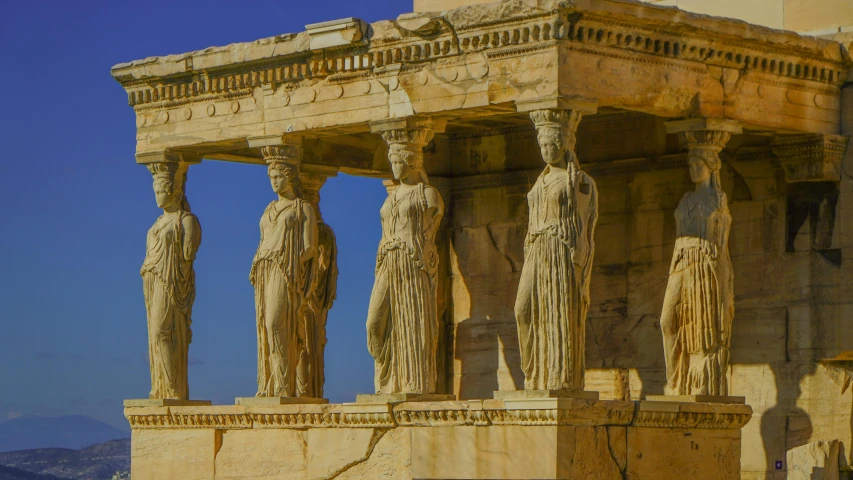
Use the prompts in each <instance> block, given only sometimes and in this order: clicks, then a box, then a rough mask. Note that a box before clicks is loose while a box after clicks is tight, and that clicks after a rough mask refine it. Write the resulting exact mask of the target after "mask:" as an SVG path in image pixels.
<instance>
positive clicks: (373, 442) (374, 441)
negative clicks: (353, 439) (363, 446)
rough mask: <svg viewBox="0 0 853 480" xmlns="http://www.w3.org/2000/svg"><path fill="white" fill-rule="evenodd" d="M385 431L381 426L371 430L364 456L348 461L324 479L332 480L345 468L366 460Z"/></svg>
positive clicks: (345, 469) (344, 470)
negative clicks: (371, 433)
mask: <svg viewBox="0 0 853 480" xmlns="http://www.w3.org/2000/svg"><path fill="white" fill-rule="evenodd" d="M386 431H387V429H383V428H377V429H375V430H373V435H372V436H371V437H370V443H369V444H368V445H367V452H366V453H365V454H364V456H363V457H362V458H359V459H358V460H355V461H353V462H350V463H348V464H346V465H344V466H343V467H341V468H340V469H338V470H337V471H336V472H334V473H332V474H331V475H330V476H328V477H326V480H332V479H333V478H338V477H339V476H340V475H341V474H343V473H344V472H346V471H347V470H349V469H351V468H352V467H354V466H356V465H359V464H361V463H364V462H366V461H368V460H369V459H370V457H371V455H373V449H374V448H376V444H377V443H379V440H381V439H382V437H383V436H384V435H385V432H386Z"/></svg>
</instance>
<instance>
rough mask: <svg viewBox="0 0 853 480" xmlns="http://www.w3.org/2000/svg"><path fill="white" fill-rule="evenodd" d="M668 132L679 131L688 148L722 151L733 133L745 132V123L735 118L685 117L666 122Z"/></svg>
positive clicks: (679, 135) (680, 137)
mask: <svg viewBox="0 0 853 480" xmlns="http://www.w3.org/2000/svg"><path fill="white" fill-rule="evenodd" d="M665 125H666V132H667V133H677V134H678V139H679V140H680V141H681V142H682V143H684V144H687V149H688V150H711V151H713V152H714V153H720V152H721V151H722V150H723V148H724V147H725V146H726V143H728V141H729V139H730V138H731V136H732V134H740V133H743V125H742V124H741V123H740V122H737V121H734V120H728V119H725V118H714V117H698V118H685V119H681V120H673V121H670V122H666V123H665Z"/></svg>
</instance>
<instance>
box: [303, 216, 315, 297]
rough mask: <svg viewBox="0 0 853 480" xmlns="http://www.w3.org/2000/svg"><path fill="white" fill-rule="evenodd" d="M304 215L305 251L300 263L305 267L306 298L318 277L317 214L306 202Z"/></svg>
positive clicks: (304, 289) (304, 290) (304, 288)
mask: <svg viewBox="0 0 853 480" xmlns="http://www.w3.org/2000/svg"><path fill="white" fill-rule="evenodd" d="M302 214H303V218H304V222H305V223H304V225H303V228H302V244H303V250H302V254H301V255H300V258H299V262H300V263H301V264H303V265H305V270H304V271H305V283H304V286H303V293H304V295H305V296H306V297H308V296H309V295H310V294H311V290H312V289H313V288H314V278H315V277H316V276H317V275H316V274H317V266H318V265H317V262H316V257H317V239H318V231H317V230H318V227H317V214H316V213H315V212H314V207H312V206H311V204H309V203H307V202H305V203H304V204H303V206H302Z"/></svg>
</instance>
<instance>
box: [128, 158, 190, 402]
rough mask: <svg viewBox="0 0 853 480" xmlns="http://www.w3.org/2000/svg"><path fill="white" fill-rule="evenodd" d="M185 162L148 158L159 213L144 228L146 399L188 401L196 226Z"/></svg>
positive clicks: (143, 283) (142, 272) (143, 276)
mask: <svg viewBox="0 0 853 480" xmlns="http://www.w3.org/2000/svg"><path fill="white" fill-rule="evenodd" d="M187 167H188V166H187V165H186V164H179V163H151V164H148V170H150V171H151V174H152V175H153V176H154V195H155V198H156V199H157V206H158V207H160V208H162V209H163V214H162V215H160V217H159V218H158V219H157V221H156V222H154V225H152V226H151V228H150V229H149V230H148V237H147V239H146V244H145V261H144V262H143V264H142V269H141V271H140V273H141V274H142V285H143V291H144V293H145V310H146V312H147V314H148V360H149V362H150V366H151V393H149V395H148V397H149V398H151V399H173V400H188V399H189V393H190V392H189V384H188V381H187V357H188V352H189V345H190V342H192V330H191V329H190V324H191V323H192V308H193V301H194V300H195V271H194V270H193V261H194V260H195V255H196V252H197V251H198V247H199V245H200V244H201V225H200V224H199V222H198V218H196V216H195V215H193V214H192V212H191V211H190V204H189V202H187V197H186V195H185V194H184V188H185V186H186V173H187Z"/></svg>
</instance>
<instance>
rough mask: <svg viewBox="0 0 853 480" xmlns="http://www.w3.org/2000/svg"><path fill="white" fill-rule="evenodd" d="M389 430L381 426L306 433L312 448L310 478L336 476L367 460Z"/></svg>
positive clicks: (308, 444) (318, 430) (315, 430)
mask: <svg viewBox="0 0 853 480" xmlns="http://www.w3.org/2000/svg"><path fill="white" fill-rule="evenodd" d="M384 434H385V432H384V431H382V430H377V429H333V430H329V429H313V430H309V431H308V432H307V433H306V434H305V436H306V441H307V451H308V459H307V460H308V478H309V479H312V480H313V479H327V478H335V477H337V476H338V475H340V474H341V473H342V472H344V471H346V470H348V469H350V468H352V467H353V466H355V465H357V464H359V463H362V462H364V461H366V460H367V459H368V458H370V456H371V455H372V454H373V448H374V447H375V446H376V443H377V442H378V441H379V440H380V439H381V438H382V436H383V435H384Z"/></svg>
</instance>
